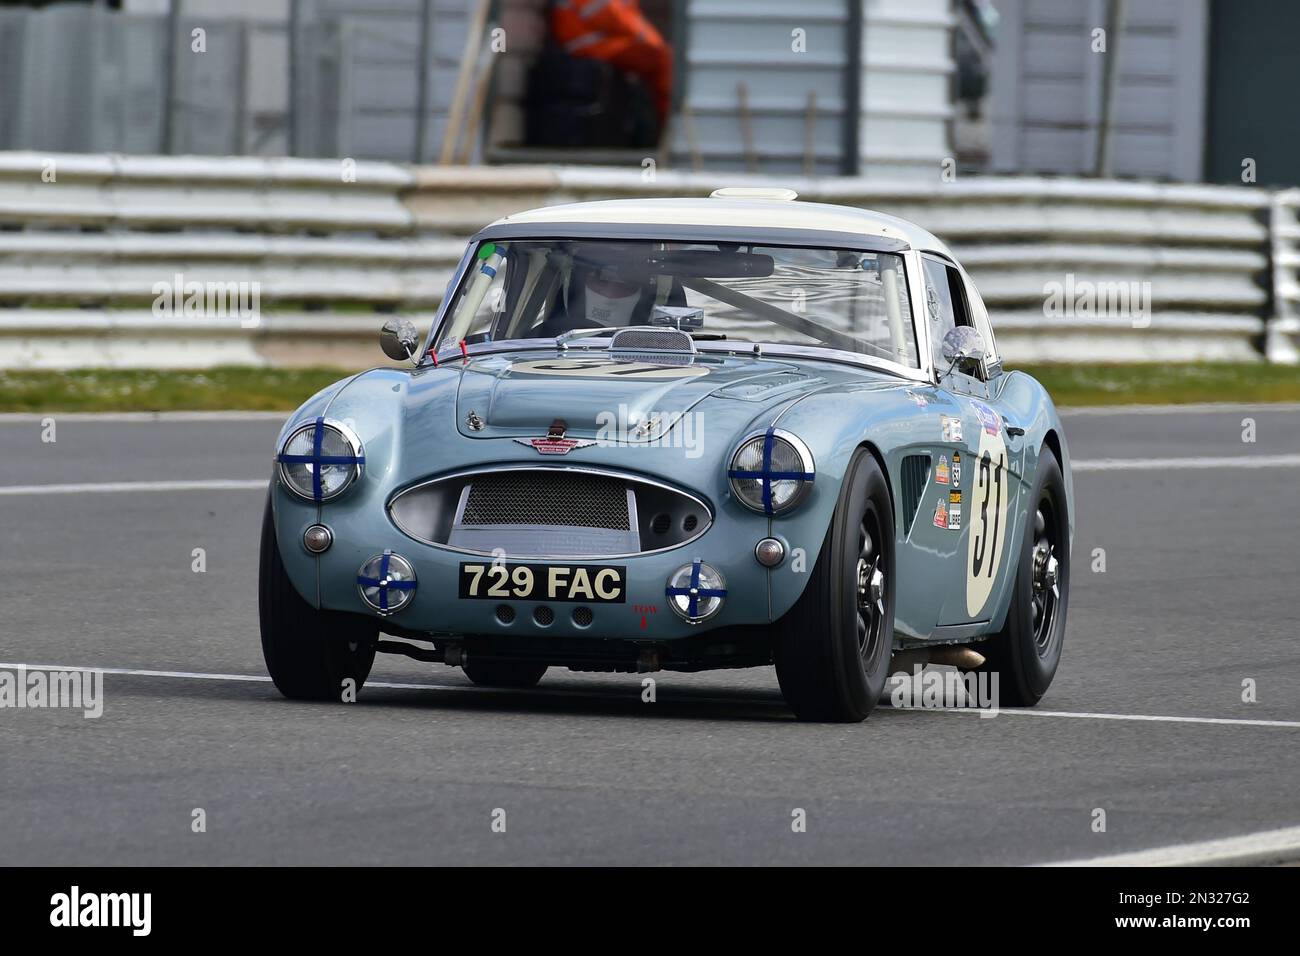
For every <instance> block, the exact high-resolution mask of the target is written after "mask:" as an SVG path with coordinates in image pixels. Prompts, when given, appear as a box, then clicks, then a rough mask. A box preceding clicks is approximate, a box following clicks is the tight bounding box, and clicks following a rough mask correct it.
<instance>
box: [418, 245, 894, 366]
mask: <svg viewBox="0 0 1300 956" xmlns="http://www.w3.org/2000/svg"><path fill="white" fill-rule="evenodd" d="M632 325H641V326H645V325H654V326H669V327H676V328H680V329H682V330H683V331H686V332H689V333H690V334H691V335H692V336H693V337H694V338H695V339H697V340H698V341H709V340H725V341H727V342H752V343H761V344H764V345H797V346H813V347H816V346H823V347H826V348H833V349H839V350H842V351H848V352H855V353H859V354H863V355H870V356H873V357H876V358H881V359H886V360H888V361H891V362H897V363H899V364H901V365H906V366H909V367H911V368H917V367H918V360H917V347H916V338H915V335H914V331H913V328H912V315H911V310H910V309H909V307H908V296H907V282H906V278H905V273H904V268H903V259H902V257H901V256H899V255H895V254H893V253H888V252H854V251H849V250H846V249H821V248H810V247H806V246H797V247H792V246H747V245H743V244H737V243H709V242H662V241H657V240H655V241H650V240H566V239H541V240H535V239H529V240H519V241H504V240H503V241H499V242H485V243H482V244H480V245H479V246H478V247H477V248H476V249H475V260H474V262H473V264H472V266H471V268H470V269H468V270H467V272H466V275H465V277H464V280H463V281H462V282H461V285H460V288H459V289H458V290H457V292H456V294H455V299H454V301H453V304H452V307H451V309H449V310H448V312H447V314H446V315H445V316H444V318H443V321H442V324H441V325H440V326H439V329H438V332H437V334H436V336H435V339H434V343H435V348H437V349H439V350H440V349H443V348H448V347H455V346H456V345H457V344H458V343H460V342H465V343H466V344H467V345H472V344H475V343H481V342H503V341H510V340H519V339H536V338H553V337H556V336H561V335H564V336H565V337H566V338H568V339H571V340H573V341H574V342H575V343H576V342H581V341H582V339H584V338H585V337H587V336H596V335H602V334H605V332H604V330H606V329H611V328H621V327H626V326H632Z"/></svg>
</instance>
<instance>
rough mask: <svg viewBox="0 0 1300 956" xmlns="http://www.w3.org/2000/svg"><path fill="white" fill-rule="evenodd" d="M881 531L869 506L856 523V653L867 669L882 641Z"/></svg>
mask: <svg viewBox="0 0 1300 956" xmlns="http://www.w3.org/2000/svg"><path fill="white" fill-rule="evenodd" d="M883 542H884V537H883V536H882V535H881V533H880V521H879V519H878V518H877V517H876V513H875V511H874V510H872V509H868V510H867V513H866V514H865V515H863V518H862V523H861V524H860V525H859V526H858V560H857V567H856V572H855V582H854V583H855V585H856V591H855V611H856V613H857V628H858V653H859V654H860V655H861V656H862V660H863V663H864V664H865V665H866V666H867V669H868V670H870V669H871V668H872V667H873V666H874V665H875V663H876V661H877V659H878V658H879V657H880V653H881V649H882V647H883V645H884V631H885V614H886V611H887V608H886V601H885V599H886V596H887V594H888V587H887V584H888V576H887V575H888V570H889V569H888V568H887V567H886V565H885V554H884V548H883V547H882V544H883Z"/></svg>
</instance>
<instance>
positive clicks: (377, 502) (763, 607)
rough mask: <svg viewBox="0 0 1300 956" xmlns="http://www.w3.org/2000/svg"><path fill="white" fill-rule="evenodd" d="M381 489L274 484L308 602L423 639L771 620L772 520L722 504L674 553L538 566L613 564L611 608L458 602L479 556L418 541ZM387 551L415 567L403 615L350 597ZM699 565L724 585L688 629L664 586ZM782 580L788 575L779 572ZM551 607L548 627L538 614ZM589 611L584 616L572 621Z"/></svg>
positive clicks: (593, 634)
mask: <svg viewBox="0 0 1300 956" xmlns="http://www.w3.org/2000/svg"><path fill="white" fill-rule="evenodd" d="M387 498H388V489H383V490H382V492H381V490H380V489H379V488H378V487H377V486H375V485H370V486H369V487H368V488H365V487H363V488H358V489H355V490H354V493H350V494H349V495H348V497H347V498H346V499H345V500H343V501H339V502H335V503H328V504H325V505H315V504H312V503H310V502H306V501H303V500H301V499H299V498H297V497H296V496H294V495H292V494H291V493H289V492H288V491H286V490H285V489H284V488H283V487H281V486H280V484H279V481H278V479H277V480H276V482H275V491H274V495H273V502H274V510H275V520H276V528H277V534H278V539H279V544H280V553H281V558H282V560H283V563H284V566H285V569H286V571H287V572H288V574H289V578H290V580H291V581H292V582H293V583H294V586H295V587H296V588H297V589H298V591H299V592H300V593H301V594H302V596H303V597H304V598H305V599H306V600H307V601H308V602H309V603H311V604H313V605H314V606H316V607H320V608H323V609H326V610H333V611H346V612H351V613H357V614H364V615H367V616H370V617H374V618H376V619H382V620H384V621H385V622H386V623H388V624H389V626H390V628H393V629H400V630H401V631H403V632H416V633H420V634H427V635H429V636H430V637H453V636H484V637H491V636H492V635H501V636H503V637H510V636H518V637H532V638H547V637H553V638H557V639H559V638H585V639H593V640H600V639H621V640H640V641H672V640H678V639H683V638H688V637H691V636H694V635H698V634H701V633H705V632H707V631H711V630H716V629H719V628H726V627H732V626H745V625H759V624H766V623H769V622H770V621H771V620H772V619H773V617H772V613H771V611H772V601H771V584H772V581H771V578H772V575H774V574H780V573H782V572H783V570H784V567H778V568H777V569H775V570H768V569H766V568H764V567H763V566H762V565H760V564H759V563H758V562H757V560H756V559H755V557H754V545H755V544H756V543H757V542H758V541H759V539H761V538H764V537H767V536H768V534H769V521H768V519H766V518H764V517H763V516H761V515H755V514H753V513H751V512H748V511H745V510H744V509H742V508H741V507H740V506H739V505H736V504H735V503H734V502H733V503H730V507H727V506H725V505H724V506H719V507H718V508H717V509H716V511H715V515H714V521H713V524H712V525H711V526H710V527H709V529H708V530H707V531H705V532H704V533H703V534H702V535H701V536H700V537H698V538H696V539H695V540H693V541H691V542H688V543H687V544H684V545H682V546H680V547H676V548H672V549H670V550H667V551H661V552H657V553H653V554H644V555H637V556H635V557H630V558H611V559H608V560H597V561H555V562H536V561H535V559H528V558H521V559H512V558H510V557H508V556H507V560H511V561H513V560H519V561H524V562H528V563H554V564H563V565H565V566H569V567H579V566H585V567H589V568H593V569H594V568H597V567H602V566H609V565H613V566H619V567H623V568H625V569H626V575H625V581H626V586H625V589H624V600H623V601H622V602H618V603H600V602H560V601H526V600H517V599H514V598H485V599H468V598H466V599H462V598H461V597H460V596H459V576H460V565H461V563H462V562H475V563H482V562H483V561H485V560H488V561H490V559H485V558H483V557H482V556H479V555H473V554H465V553H462V552H457V551H453V550H450V549H448V548H444V547H438V546H435V545H430V544H427V543H424V542H420V541H416V540H415V539H413V538H411V537H408V536H407V535H406V534H405V533H403V532H402V531H401V530H399V529H398V528H397V527H396V525H394V524H393V523H392V521H391V519H390V518H389V515H388V512H387V508H386V501H387ZM318 522H319V523H322V524H325V525H326V526H327V527H329V529H330V531H331V532H332V533H333V539H334V540H333V545H332V546H331V547H330V549H329V550H328V551H327V552H325V553H324V554H322V555H313V554H311V553H310V552H308V551H307V550H306V548H305V547H303V544H302V535H303V532H304V531H305V530H306V528H307V527H308V526H310V525H312V524H316V523H318ZM385 549H391V550H392V551H393V552H394V553H396V554H400V555H401V556H402V557H404V558H405V559H406V560H407V561H409V562H410V563H411V565H412V567H413V568H414V569H415V573H416V577H417V579H418V582H419V586H418V588H417V590H416V593H415V597H414V598H413V599H412V600H411V601H410V603H409V604H408V605H407V606H405V607H403V608H402V609H401V610H400V611H398V612H396V613H395V614H392V615H390V616H387V617H382V618H381V615H379V614H378V613H377V612H376V611H374V609H372V608H371V607H370V606H369V605H368V604H366V602H365V601H363V600H362V598H361V595H360V594H359V593H358V591H357V572H358V569H359V568H361V566H362V565H363V564H364V563H365V562H366V561H367V560H368V559H370V558H371V557H373V556H374V555H376V554H379V553H380V552H382V551H384V550H385ZM695 559H700V560H702V561H703V562H705V563H706V564H709V565H711V566H712V567H714V568H716V569H717V570H719V571H721V572H722V574H723V576H724V577H725V578H726V581H727V597H726V600H725V602H724V604H723V607H722V609H721V610H720V611H719V612H718V613H717V614H716V615H715V616H713V617H712V618H710V619H709V620H708V621H707V622H705V623H702V624H691V623H690V622H688V621H685V620H683V619H682V618H680V617H678V616H677V614H675V613H674V612H673V610H672V609H671V608H670V607H669V606H668V601H667V597H666V594H665V588H666V587H667V585H668V580H669V578H670V577H671V576H672V575H673V573H674V572H675V571H676V570H677V569H679V568H681V567H682V566H683V565H689V564H690V563H691V562H692V561H694V560H695ZM786 573H788V572H786ZM502 604H505V605H509V606H510V607H511V609H512V610H513V612H514V613H513V618H512V619H511V620H510V621H509V622H505V621H503V620H502V619H501V616H499V615H498V613H497V609H498V606H499V605H502ZM542 606H545V607H547V608H549V609H550V611H551V615H550V619H549V623H540V622H539V620H538V618H539V617H540V618H541V621H543V622H545V621H546V620H547V615H546V614H545V613H543V614H541V615H537V614H536V613H535V612H536V611H537V609H538V608H539V607H542ZM578 608H586V609H588V611H589V612H590V617H589V619H588V616H587V615H586V614H582V613H579V614H575V613H574V612H575V611H576V610H577V609H578Z"/></svg>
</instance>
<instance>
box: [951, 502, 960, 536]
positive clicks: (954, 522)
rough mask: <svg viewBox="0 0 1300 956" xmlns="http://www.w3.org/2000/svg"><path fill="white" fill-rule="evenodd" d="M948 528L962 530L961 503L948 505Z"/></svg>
mask: <svg viewBox="0 0 1300 956" xmlns="http://www.w3.org/2000/svg"><path fill="white" fill-rule="evenodd" d="M948 530H949V531H960V530H961V505H949V506H948Z"/></svg>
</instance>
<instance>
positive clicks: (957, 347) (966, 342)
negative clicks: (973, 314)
mask: <svg viewBox="0 0 1300 956" xmlns="http://www.w3.org/2000/svg"><path fill="white" fill-rule="evenodd" d="M940 354H941V355H942V356H943V360H944V361H945V362H947V363H948V371H947V372H945V373H944V374H945V375H947V374H949V373H951V372H952V370H953V369H954V368H955V369H958V370H959V371H962V372H966V373H967V374H975V373H976V372H978V371H979V366H980V363H981V362H983V361H984V336H982V335H980V334H979V332H978V331H977V330H975V329H973V328H971V327H970V326H969V325H959V326H956V327H955V328H951V329H949V330H948V333H947V334H946V335H945V336H944V337H943V344H942V345H941V346H940Z"/></svg>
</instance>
